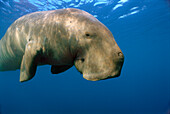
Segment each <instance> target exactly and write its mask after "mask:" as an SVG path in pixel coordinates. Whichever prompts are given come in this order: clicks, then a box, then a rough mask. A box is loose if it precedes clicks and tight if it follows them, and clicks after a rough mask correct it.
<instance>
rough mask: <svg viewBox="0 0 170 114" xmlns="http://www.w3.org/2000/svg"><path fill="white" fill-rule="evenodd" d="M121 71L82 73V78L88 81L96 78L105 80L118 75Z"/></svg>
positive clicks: (96, 79)
mask: <svg viewBox="0 0 170 114" xmlns="http://www.w3.org/2000/svg"><path fill="white" fill-rule="evenodd" d="M120 73H121V71H119V72H118V71H115V72H113V73H112V74H111V73H107V72H106V73H98V74H83V78H85V79H86V80H90V81H98V80H105V79H110V78H115V77H118V76H120Z"/></svg>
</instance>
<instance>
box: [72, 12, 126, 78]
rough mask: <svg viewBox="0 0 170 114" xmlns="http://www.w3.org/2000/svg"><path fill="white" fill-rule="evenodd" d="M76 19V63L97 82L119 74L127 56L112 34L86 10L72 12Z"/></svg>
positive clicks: (87, 76) (80, 70)
mask: <svg viewBox="0 0 170 114" xmlns="http://www.w3.org/2000/svg"><path fill="white" fill-rule="evenodd" d="M71 13H72V14H73V15H75V17H76V19H75V20H73V21H72V25H74V26H72V28H71V30H74V34H72V37H73V38H76V42H77V44H76V46H75V47H74V51H72V52H74V55H75V59H74V65H75V67H76V68H77V70H78V71H79V72H80V73H82V74H83V77H84V78H85V79H87V80H91V81H97V80H103V79H108V78H114V77H118V76H119V75H120V73H121V69H122V65H123V62H124V55H123V53H122V51H121V50H120V48H119V46H118V45H117V43H116V41H115V39H114V37H113V35H112V33H111V32H110V31H109V30H108V28H107V27H106V26H105V25H103V24H102V23H101V22H99V21H98V20H97V19H96V18H95V17H93V16H92V15H90V14H89V13H87V12H84V11H79V10H78V11H77V10H75V11H74V10H73V11H71Z"/></svg>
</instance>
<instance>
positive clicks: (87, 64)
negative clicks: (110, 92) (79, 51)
mask: <svg viewBox="0 0 170 114" xmlns="http://www.w3.org/2000/svg"><path fill="white" fill-rule="evenodd" d="M94 49H95V50H94ZM108 50H110V49H108ZM108 50H107V49H105V51H104V50H101V49H100V50H99V49H96V48H92V49H89V50H88V51H87V52H86V54H85V55H84V56H82V57H81V56H80V57H77V59H76V60H75V67H76V68H77V70H78V71H79V72H80V73H82V74H83V77H84V78H85V79H87V80H91V81H97V80H104V79H108V78H114V77H118V76H119V75H120V73H121V69H122V66H123V62H124V55H123V53H122V52H121V50H120V49H119V48H118V49H115V50H113V51H116V52H113V53H109V52H110V51H108Z"/></svg>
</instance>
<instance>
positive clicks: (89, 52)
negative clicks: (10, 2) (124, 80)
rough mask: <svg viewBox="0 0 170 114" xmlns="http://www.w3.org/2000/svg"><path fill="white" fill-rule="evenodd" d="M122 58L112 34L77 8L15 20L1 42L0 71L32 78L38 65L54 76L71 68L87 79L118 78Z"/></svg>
mask: <svg viewBox="0 0 170 114" xmlns="http://www.w3.org/2000/svg"><path fill="white" fill-rule="evenodd" d="M123 61H124V56H123V54H122V52H121V50H120V48H119V47H118V45H117V43H116V41H115V40H114V38H113V35H112V33H111V32H110V31H109V30H108V29H107V28H106V27H105V26H104V25H103V24H102V23H100V22H99V21H98V20H97V19H96V18H95V17H93V16H92V15H90V14H89V13H87V12H85V11H81V10H78V9H60V10H52V11H41V12H35V13H31V14H28V15H25V16H23V17H21V18H19V19H17V20H16V21H15V22H14V23H13V24H12V25H11V26H10V27H9V28H8V30H7V32H6V34H5V35H4V37H3V38H2V39H1V41H0V71H7V70H16V69H20V81H27V80H29V79H31V78H32V77H33V76H34V75H35V72H36V68H37V66H38V65H45V64H49V65H52V68H51V72H52V73H53V74H57V73H60V72H63V71H65V70H67V69H69V68H70V67H72V66H73V65H75V66H76V68H77V69H78V71H79V72H81V73H82V74H83V77H84V78H85V79H87V80H93V81H95V80H102V79H107V78H111V77H116V76H119V75H120V72H121V68H122V65H123Z"/></svg>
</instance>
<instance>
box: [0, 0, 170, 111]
mask: <svg viewBox="0 0 170 114" xmlns="http://www.w3.org/2000/svg"><path fill="white" fill-rule="evenodd" d="M61 8H79V9H82V10H85V11H87V12H89V13H91V14H93V15H94V16H95V17H97V18H98V19H99V20H100V21H101V22H102V23H104V24H105V25H106V26H107V27H108V28H109V29H110V30H111V32H112V33H113V35H114V37H115V39H116V41H117V43H118V45H119V47H120V48H121V50H122V51H123V53H124V55H125V63H124V66H123V69H122V73H121V76H120V77H119V78H112V79H110V80H104V81H98V82H91V81H87V80H85V79H83V77H82V75H81V74H80V73H79V72H78V71H77V70H76V69H75V67H73V68H71V69H69V70H68V71H66V72H64V73H61V74H58V75H52V74H51V72H50V67H49V66H41V67H39V68H38V69H37V73H36V76H35V77H34V78H33V79H32V80H31V81H28V82H25V83H20V82H19V70H17V71H7V72H0V114H169V113H170V67H169V65H170V0H140V1H139V0H63V1H62V0H48V1H46V0H0V37H1V38H2V36H3V35H4V34H5V32H6V30H7V28H8V27H9V26H10V24H11V23H13V22H14V20H16V19H17V18H19V17H20V16H22V15H25V14H28V13H31V12H35V11H44V10H53V9H61ZM168 111H169V112H168Z"/></svg>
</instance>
